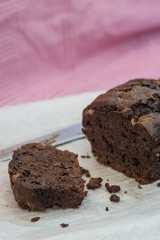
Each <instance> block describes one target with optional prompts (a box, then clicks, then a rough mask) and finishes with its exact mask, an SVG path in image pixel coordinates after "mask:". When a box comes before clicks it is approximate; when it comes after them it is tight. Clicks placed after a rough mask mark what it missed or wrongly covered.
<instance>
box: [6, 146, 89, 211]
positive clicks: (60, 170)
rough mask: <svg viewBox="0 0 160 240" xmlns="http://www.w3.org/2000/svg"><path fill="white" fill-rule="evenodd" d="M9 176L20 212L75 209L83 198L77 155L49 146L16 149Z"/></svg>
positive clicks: (82, 182)
mask: <svg viewBox="0 0 160 240" xmlns="http://www.w3.org/2000/svg"><path fill="white" fill-rule="evenodd" d="M9 175H10V181H11V187H12V190H13V193H14V196H15V199H16V201H17V203H18V205H19V206H20V207H21V208H29V209H32V210H44V209H46V208H49V207H52V208H54V206H58V207H62V208H76V207H78V206H79V205H80V204H81V202H82V200H83V199H84V197H85V196H86V192H84V180H83V179H82V178H81V169H80V167H79V163H78V159H77V155H75V154H74V153H71V152H69V151H61V150H58V149H56V148H54V147H52V146H43V145H41V144H34V143H33V144H27V145H24V146H22V147H20V148H18V149H17V150H16V151H15V152H14V154H13V158H12V160H11V161H10V163H9Z"/></svg>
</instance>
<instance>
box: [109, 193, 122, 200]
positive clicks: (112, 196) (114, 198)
mask: <svg viewBox="0 0 160 240" xmlns="http://www.w3.org/2000/svg"><path fill="white" fill-rule="evenodd" d="M110 200H111V202H119V201H120V197H118V196H117V195H116V194H112V195H111V196H110Z"/></svg>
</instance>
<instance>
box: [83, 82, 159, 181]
mask: <svg viewBox="0 0 160 240" xmlns="http://www.w3.org/2000/svg"><path fill="white" fill-rule="evenodd" d="M83 132H84V134H85V135H86V136H87V138H88V140H89V141H90V143H91V147H92V152H93V154H94V155H95V156H96V157H97V160H98V161H99V162H100V163H103V164H105V165H108V166H110V167H112V168H114V169H116V170H118V171H120V172H123V173H124V174H125V175H127V176H129V177H133V178H135V179H136V180H137V181H138V182H139V183H140V184H148V183H152V182H154V181H156V180H158V179H160V80H152V79H135V80H131V81H128V82H126V83H125V84H123V85H120V86H117V87H115V88H113V89H111V90H109V91H108V92H106V93H105V94H102V95H100V96H99V97H97V98H96V99H95V100H94V101H93V102H92V103H91V104H90V105H89V106H88V107H86V108H85V109H84V111H83Z"/></svg>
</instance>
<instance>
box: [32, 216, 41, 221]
mask: <svg viewBox="0 0 160 240" xmlns="http://www.w3.org/2000/svg"><path fill="white" fill-rule="evenodd" d="M39 219H40V217H34V218H32V219H31V222H37V221H38V220H39Z"/></svg>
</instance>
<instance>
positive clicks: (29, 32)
mask: <svg viewBox="0 0 160 240" xmlns="http://www.w3.org/2000/svg"><path fill="white" fill-rule="evenodd" d="M159 9H160V1H159V0H152V1H150V0H123V1H118V0H113V1H110V0H98V1H94V0H80V1H78V0H38V1H32V0H24V1H20V0H14V1H10V0H5V1H2V2H1V3H0V106H5V105H11V104H17V103H24V102H28V101H37V100H42V99H49V98H53V97H57V96H65V95H69V94H76V93H81V92H87V91H95V90H107V89H109V88H111V87H113V86H115V85H117V84H120V83H122V82H125V81H127V80H129V79H132V78H138V77H146V78H158V77H159V73H160V13H159Z"/></svg>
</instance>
